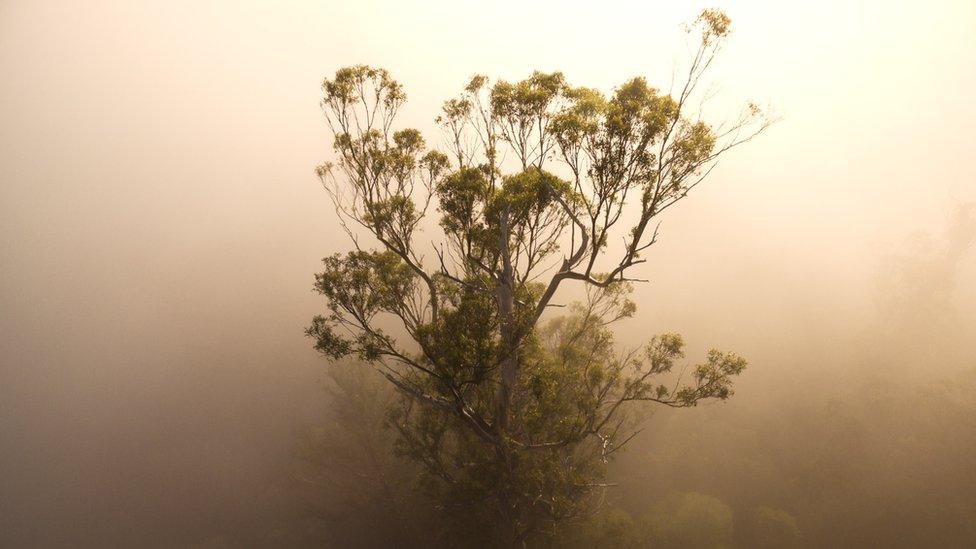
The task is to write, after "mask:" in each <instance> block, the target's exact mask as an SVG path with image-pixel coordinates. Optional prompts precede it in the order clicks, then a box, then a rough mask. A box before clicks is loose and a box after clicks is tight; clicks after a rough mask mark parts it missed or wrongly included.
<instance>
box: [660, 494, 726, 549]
mask: <svg viewBox="0 0 976 549" xmlns="http://www.w3.org/2000/svg"><path fill="white" fill-rule="evenodd" d="M644 528H645V530H646V533H645V536H644V541H645V544H646V545H645V546H646V547H661V548H666V549H697V548H699V547H714V548H721V547H731V546H732V509H731V508H730V507H729V506H728V505H726V504H725V503H723V502H722V500H720V499H718V498H716V497H714V496H706V495H704V494H698V493H694V492H688V493H677V492H676V493H672V494H670V495H669V496H668V497H666V498H664V499H663V500H662V501H660V502H658V503H657V504H656V505H655V506H654V507H653V508H652V509H651V510H650V511H649V512H648V513H647V516H645V517H644Z"/></svg>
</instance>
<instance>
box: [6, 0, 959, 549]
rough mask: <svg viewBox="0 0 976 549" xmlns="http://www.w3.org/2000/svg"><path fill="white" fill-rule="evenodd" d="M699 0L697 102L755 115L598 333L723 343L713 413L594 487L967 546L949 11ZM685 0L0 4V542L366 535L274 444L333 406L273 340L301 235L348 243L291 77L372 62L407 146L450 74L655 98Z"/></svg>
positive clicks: (320, 376)
mask: <svg viewBox="0 0 976 549" xmlns="http://www.w3.org/2000/svg"><path fill="white" fill-rule="evenodd" d="M716 4H718V5H719V6H720V7H723V8H724V9H726V11H727V12H728V13H729V15H730V16H731V18H732V20H733V25H734V34H733V36H732V38H731V40H730V42H729V44H728V46H727V48H726V49H725V51H723V53H722V56H721V57H720V59H719V63H718V66H717V67H716V70H715V71H714V72H712V73H711V75H710V79H711V80H712V81H714V83H715V97H716V98H715V100H714V102H713V103H712V104H711V105H712V106H710V107H709V109H710V110H709V111H706V112H714V113H716V114H718V115H722V114H724V113H725V112H726V111H727V110H728V109H729V108H730V105H736V104H739V103H741V102H742V101H743V100H746V99H752V100H756V101H758V102H760V103H761V104H769V105H771V106H772V107H773V108H774V110H775V112H776V113H777V114H778V115H780V117H781V118H782V120H781V121H780V122H779V123H777V124H776V125H775V126H774V127H773V128H772V129H771V130H770V131H769V132H768V133H766V134H764V135H763V136H761V139H757V140H756V141H755V142H754V143H750V144H749V146H747V147H744V148H742V149H741V150H736V151H735V152H734V154H731V155H730V156H729V157H728V158H727V159H725V160H723V161H722V163H721V164H720V165H719V166H718V167H717V168H716V170H715V171H714V172H713V174H712V175H711V176H710V178H709V180H708V181H707V182H706V183H705V184H703V185H702V186H701V187H700V188H698V189H696V190H695V191H694V192H693V193H692V194H691V195H690V196H689V197H688V199H687V200H686V201H683V202H682V203H681V204H680V205H679V206H678V207H676V208H675V209H674V210H672V211H669V212H668V214H667V215H666V216H665V217H664V221H663V224H662V226H661V236H660V239H659V242H658V243H657V244H655V246H654V247H653V248H652V249H651V250H649V254H648V259H649V261H648V263H647V264H645V265H642V266H641V268H640V275H641V278H647V279H649V280H650V282H649V283H646V284H641V285H639V286H638V287H637V289H636V292H635V294H634V299H635V300H636V301H637V304H638V312H637V315H636V317H635V318H633V319H630V320H628V321H626V322H625V323H623V324H621V326H620V327H619V329H618V330H617V339H618V341H619V342H620V344H621V345H623V346H628V345H629V346H635V345H640V344H642V343H643V342H645V341H646V340H647V338H648V337H650V336H651V335H653V334H656V333H660V332H662V331H676V332H680V333H682V334H684V336H685V337H686V339H687V341H688V343H689V348H690V349H694V350H696V352H698V353H704V351H705V349H707V348H709V347H717V348H721V349H732V350H735V351H736V352H738V353H739V354H741V355H743V356H744V357H746V358H748V359H749V362H750V366H749V368H748V369H747V370H746V372H745V373H744V374H743V375H742V377H741V379H740V380H739V381H738V382H737V385H736V395H735V396H734V397H733V398H732V399H731V400H730V401H728V402H722V403H715V404H709V405H705V406H701V407H699V408H696V409H693V410H677V411H664V410H660V411H655V412H654V413H653V414H652V416H651V417H650V419H649V420H648V422H647V425H646V426H645V428H644V432H643V433H642V435H641V436H640V437H639V438H638V439H635V441H634V442H633V446H632V447H628V449H627V450H625V451H624V452H622V454H621V458H620V459H619V461H618V462H617V463H615V464H614V465H613V466H612V469H611V475H610V476H611V480H613V481H614V482H615V483H616V484H617V485H618V486H617V487H616V488H615V489H612V490H610V491H609V493H608V496H607V497H608V501H610V502H611V504H612V505H613V506H615V507H616V508H619V509H622V510H624V511H625V512H627V513H628V514H629V515H631V516H633V517H635V518H636V517H639V516H640V515H641V514H642V513H646V512H647V511H648V510H649V509H652V508H653V506H654V505H656V504H657V503H658V502H660V501H664V499H665V498H667V497H668V494H675V493H677V494H687V493H695V494H702V495H705V496H709V497H712V498H716V499H717V500H719V501H720V503H721V504H723V505H726V506H728V507H729V509H732V512H733V513H734V514H735V516H736V517H737V518H736V521H737V522H736V524H739V522H738V520H739V519H738V517H739V516H740V514H744V513H747V512H750V511H749V510H751V509H754V508H756V507H757V506H768V507H774V508H776V509H781V510H785V511H787V512H788V513H790V515H791V516H792V517H794V518H795V519H796V523H797V527H798V528H799V530H800V532H801V536H800V538H799V539H800V541H801V543H802V544H804V546H811V547H814V546H823V544H824V543H832V544H834V545H836V546H864V545H871V544H872V542H877V541H878V540H885V541H889V542H890V543H891V544H901V545H902V546H906V547H911V546H920V544H923V543H925V541H926V540H928V541H929V542H935V543H936V544H941V545H942V546H965V545H966V542H969V541H972V540H973V539H976V529H974V527H973V520H974V519H973V517H974V516H976V500H974V499H973V496H972V494H973V493H976V492H974V489H976V479H974V477H973V472H972V463H973V462H974V459H976V454H974V452H976V425H974V423H973V417H976V416H974V415H973V412H976V378H974V376H976V361H974V359H973V357H974V356H976V340H974V338H973V334H976V248H974V246H973V241H974V238H976V229H974V226H976V221H974V219H976V209H974V207H973V204H974V203H976V165H974V164H973V162H972V158H973V157H974V153H976V146H974V141H973V138H972V128H973V127H976V104H974V103H973V101H972V97H973V96H974V94H976V36H974V34H973V33H972V28H973V24H974V23H976V5H973V4H972V3H971V2H968V1H964V0H960V1H951V0H944V1H938V2H930V3H927V4H924V5H921V4H918V3H911V2H880V1H878V2H874V1H871V2H862V3H858V4H857V5H856V6H850V5H848V3H845V2H839V1H838V2H819V3H816V5H812V4H811V5H806V4H804V5H795V6H789V5H785V4H784V3H778V2H717V3H716ZM705 5H706V4H701V3H698V2H692V3H677V2H676V3H673V4H671V5H661V6H657V5H648V4H647V3H638V2H611V3H609V4H608V3H604V4H603V5H601V6H600V7H599V8H596V7H594V6H585V7H584V6H579V7H577V6H573V5H568V4H566V3H548V2H544V3H538V4H532V5H526V4H524V3H515V2H496V3H493V4H491V5H490V6H489V5H487V4H480V3H475V2H452V3H448V2H424V3H408V2H400V3H394V2H359V3H356V4H355V5H353V4H351V3H350V4H347V3H330V2H323V3H315V2H283V3H257V2H244V3H238V2H167V3H159V4H152V3H145V4H140V3H131V2H108V1H106V2H67V1H65V2H53V1H52V2H17V1H7V2H3V3H0V69H2V74H3V79H2V80H0V116H2V117H0V120H2V124H0V166H2V172H0V173H2V179H0V258H2V259H0V281H2V285H0V310H2V312H3V314H2V315H0V376H2V378H0V545H2V546H11V547H68V546H71V547H79V546H82V547H104V546H149V547H155V546H158V547H174V546H302V545H318V546H336V547H339V546H348V544H350V543H352V544H356V543H359V544H361V545H369V544H371V543H377V542H376V540H375V538H370V537H368V536H367V535H366V534H363V535H364V537H362V538H356V537H355V536H356V534H355V532H352V533H349V532H344V533H341V535H340V533H339V532H338V531H337V530H336V529H337V528H339V526H337V525H336V521H337V520H339V519H336V518H335V517H336V516H338V517H344V516H345V515H343V514H342V512H347V513H348V512H350V510H352V511H356V512H360V511H359V510H360V509H362V508H369V506H370V505H372V504H371V503H369V502H368V501H367V502H366V503H363V504H362V507H354V506H348V509H346V510H345V511H343V504H342V501H343V500H341V499H340V496H342V495H343V494H344V492H343V491H342V490H340V489H338V488H336V487H335V485H334V484H328V485H326V486H325V487H321V486H320V487H319V488H316V487H315V485H314V484H311V485H310V484H309V482H306V481H308V480H309V476H308V474H307V468H308V467H309V463H308V459H307V456H304V457H303V453H302V448H303V444H304V443H303V442H302V441H303V440H304V438H303V433H304V434H307V432H308V431H309V429H313V430H314V429H315V428H318V427H322V426H325V427H324V428H328V429H340V430H341V425H339V426H338V427H337V424H339V423H341V421H342V418H341V417H339V416H337V412H336V410H337V406H336V402H337V399H340V398H341V396H337V395H341V391H340V392H338V393H337V392H336V389H335V383H336V382H335V380H332V379H331V378H330V374H329V372H330V369H333V368H334V366H331V365H329V364H328V363H327V362H326V361H325V360H324V359H323V358H321V357H320V356H318V355H317V354H316V353H315V352H314V351H313V349H312V345H311V342H310V341H309V340H308V339H307V338H305V337H304V334H303V330H304V327H305V326H307V325H308V323H309V320H310V318H311V317H312V316H313V315H314V314H317V313H320V312H321V311H322V309H323V308H324V303H323V302H322V300H321V298H320V297H319V296H316V295H314V294H313V293H312V292H311V286H312V280H313V279H312V275H313V273H314V272H316V270H317V269H318V268H319V266H320V259H321V258H322V257H324V256H326V255H328V254H331V253H334V252H337V251H345V250H346V249H348V242H347V240H346V236H345V234H344V233H343V232H342V231H341V230H340V228H339V225H338V224H337V221H336V219H335V214H334V211H333V209H332V206H331V203H330V202H329V199H328V196H327V195H326V193H325V192H324V191H323V190H322V188H321V185H320V183H319V182H318V180H317V179H316V177H315V176H314V173H313V169H314V167H315V166H316V165H318V164H320V163H321V162H323V161H325V160H328V159H330V158H331V155H332V154H333V152H332V150H331V143H330V136H329V134H328V131H327V127H326V124H325V122H324V120H323V117H322V113H321V110H320V108H319V105H318V102H319V100H320V94H321V90H320V88H319V86H320V84H321V81H322V79H323V78H324V77H326V76H327V75H330V74H331V73H333V72H334V71H335V70H336V69H337V68H338V67H341V66H346V65H351V64H355V63H368V64H371V65H374V66H381V67H385V68H387V69H388V70H390V72H391V73H392V74H393V75H394V76H395V77H396V78H397V79H398V80H399V81H400V82H402V83H403V85H404V87H405V91H406V93H407V95H408V101H407V103H406V106H405V108H404V111H403V112H402V114H401V116H400V118H399V120H398V126H399V127H417V128H418V129H420V130H421V131H422V132H423V133H424V135H425V136H426V137H427V138H428V141H429V142H430V143H431V144H432V145H436V144H437V140H438V139H440V138H441V137H440V134H439V133H438V130H437V129H436V128H435V125H434V122H433V118H434V116H435V115H436V113H437V110H438V108H439V106H440V103H441V102H442V101H443V100H444V99H447V98H449V97H452V96H453V95H454V94H455V93H456V92H457V91H458V90H459V89H460V88H461V87H462V86H463V85H464V83H465V82H466V81H467V79H468V78H469V77H470V76H471V75H472V74H474V73H483V74H488V75H491V76H493V77H500V78H507V79H519V78H523V77H525V76H527V75H528V74H529V73H531V71H532V70H535V69H539V70H561V71H563V72H564V73H565V74H566V75H567V77H568V78H569V79H571V80H572V81H574V82H576V83H578V84H580V85H587V86H593V87H598V88H600V89H604V90H609V89H612V87H613V86H615V85H617V84H619V83H620V82H623V81H624V80H625V79H626V78H629V77H632V76H635V75H644V76H646V77H647V78H648V80H649V81H650V83H651V84H652V85H655V86H659V87H662V88H665V89H666V88H667V86H668V82H669V79H670V78H671V74H672V70H673V67H674V66H675V65H676V64H677V63H678V62H680V60H681V55H682V53H683V52H684V50H683V49H682V47H683V46H682V45H683V42H682V35H681V33H680V30H679V25H680V24H681V23H682V22H685V21H687V20H688V19H690V18H691V17H693V16H694V14H696V13H697V12H698V11H700V9H701V8H702V7H703V6H705ZM707 5H711V4H707ZM689 358H690V359H695V358H697V357H695V356H692V357H689ZM377 390H379V389H377ZM378 429H379V432H382V428H381V427H378ZM377 436H378V437H380V444H385V443H387V442H388V441H386V442H384V441H385V439H383V438H382V437H383V435H381V434H380V435H377ZM340 446H341V445H340ZM306 449H307V448H306ZM347 450H348V449H347ZM325 451H327V452H331V453H330V454H327V456H326V457H325V458H324V460H323V458H321V457H320V458H319V460H320V461H323V462H324V463H325V465H324V467H326V468H328V467H332V468H335V469H337V470H341V469H342V468H343V467H351V468H355V467H357V466H358V465H357V463H356V462H355V460H356V459H357V458H356V456H357V454H355V452H352V453H350V452H349V451H346V450H343V449H342V448H332V449H326V450H325ZM344 452H345V453H344ZM343 460H346V461H343ZM313 461H314V460H313ZM313 465H314V464H313ZM383 467H387V468H390V469H391V470H396V471H398V473H397V474H401V475H405V476H407V477H409V469H402V468H399V469H398V467H399V466H398V465H397V464H396V462H395V460H393V461H390V462H388V463H387V462H385V465H383ZM313 468H314V467H313ZM301 471H306V472H305V473H301ZM804 483H806V484H804ZM811 486H813V487H815V486H820V487H821V488H822V490H821V491H820V492H816V491H815V490H814V489H813V487H811ZM840 487H843V488H840ZM845 490H847V491H845ZM852 494H853V495H852ZM863 494H867V495H863ZM367 499H368V498H367ZM912 501H914V502H915V503H916V504H918V505H924V506H926V507H927V508H928V509H930V510H931V512H932V513H933V515H934V516H931V517H928V516H926V517H918V516H912V515H911V513H910V511H911V509H912V508H911V507H910V505H909V502H912ZM918 502H921V503H918ZM350 505H352V504H350ZM899 505H901V510H899V508H898V507H899ZM337 506H338V508H339V511H335V509H336V508H337ZM323 507H324V508H327V509H326V511H323ZM905 509H908V511H906V510H905ZM373 510H374V511H375V506H374V508H373ZM336 512H338V515H336V514H335V513H336ZM364 512H365V511H364ZM329 513H332V514H331V515H330V514H329ZM363 516H382V514H381V513H377V514H376V515H363ZM330 517H331V518H330ZM346 519H348V517H346ZM350 524H352V525H356V524H358V523H348V524H347V525H346V529H347V530H349V529H352V528H353V527H352V526H350ZM824 525H832V526H833V528H826V527H825V526H824ZM899 528H901V530H899ZM939 532H941V534H938V535H937V534H936V533H939ZM939 535H941V536H944V537H938V536H939ZM343 536H345V537H343ZM350 536H351V537H350ZM886 536H887V537H886ZM737 542H738V543H747V541H743V540H742V539H741V538H737ZM745 546H747V545H745ZM889 546H891V545H890V544H889Z"/></svg>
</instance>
